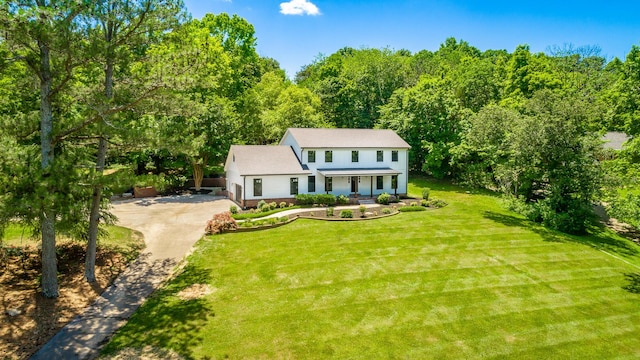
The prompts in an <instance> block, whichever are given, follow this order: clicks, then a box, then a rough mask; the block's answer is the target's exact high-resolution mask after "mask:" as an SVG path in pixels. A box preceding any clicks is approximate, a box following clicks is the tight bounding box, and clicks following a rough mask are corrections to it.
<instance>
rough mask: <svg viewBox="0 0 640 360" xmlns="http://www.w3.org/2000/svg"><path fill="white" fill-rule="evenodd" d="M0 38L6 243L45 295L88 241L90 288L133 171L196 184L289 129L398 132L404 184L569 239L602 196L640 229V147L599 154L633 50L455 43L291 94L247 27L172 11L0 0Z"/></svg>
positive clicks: (322, 75) (621, 102) (325, 64)
mask: <svg viewBox="0 0 640 360" xmlns="http://www.w3.org/2000/svg"><path fill="white" fill-rule="evenodd" d="M0 26H2V28H3V29H4V32H3V33H2V34H0V126H1V127H2V132H0V232H1V230H2V228H3V227H4V226H5V225H6V224H7V223H8V222H9V221H21V222H22V223H23V224H26V225H28V226H31V227H32V229H33V230H34V234H35V235H37V236H39V237H40V238H41V239H42V249H43V251H42V256H43V271H42V273H43V274H42V275H43V276H42V290H43V293H44V294H45V295H46V296H49V297H55V296H57V294H58V289H57V280H56V259H55V243H56V234H65V235H67V236H71V237H74V238H80V239H84V240H86V241H87V244H88V246H87V258H86V264H85V277H86V279H87V280H88V281H94V280H95V275H94V274H93V264H94V262H95V250H96V244H97V239H98V237H99V235H100V234H101V225H103V224H105V223H107V222H109V221H110V220H112V217H111V215H110V214H109V212H108V198H109V196H111V195H112V194H113V193H114V192H115V191H120V190H122V188H123V186H125V188H126V187H127V186H130V185H132V181H134V180H132V179H131V176H132V175H133V174H146V173H147V172H149V171H150V170H153V171H154V172H156V173H161V175H162V176H165V177H175V178H176V179H178V182H181V181H183V180H184V179H185V178H186V177H187V176H188V177H192V178H193V179H194V182H195V185H196V188H199V186H200V182H201V181H202V178H203V176H204V175H205V174H206V173H208V172H210V171H211V170H210V169H211V168H212V167H215V166H218V165H219V164H221V162H222V161H223V160H224V158H225V157H226V153H227V150H228V148H229V145H230V144H232V143H245V144H273V143H277V141H278V140H279V139H280V138H281V136H282V134H283V133H284V131H285V130H286V129H287V128H288V127H355V128H390V129H393V130H395V131H396V132H398V133H399V134H400V135H401V136H402V137H403V138H405V139H406V140H407V141H408V142H409V144H410V145H411V146H412V150H411V153H410V167H411V169H412V170H413V171H420V172H424V173H427V174H429V175H432V176H434V177H437V178H443V177H448V178H452V179H455V180H456V181H460V182H465V183H468V184H471V185H474V186H479V187H486V188H490V189H493V190H499V191H502V192H504V193H505V194H508V195H509V196H510V197H511V198H512V199H515V200H513V207H514V208H517V209H519V210H520V211H522V212H524V213H526V214H527V216H529V217H530V218H531V219H533V220H536V221H540V222H543V223H545V224H546V225H548V226H551V227H554V228H557V229H561V230H563V231H569V232H581V231H584V229H585V226H586V224H587V221H588V217H589V214H590V204H591V202H592V201H594V200H596V199H605V200H607V201H608V202H609V203H610V204H611V206H612V211H613V212H614V213H616V214H619V215H620V216H621V217H622V218H624V219H629V220H630V221H631V220H633V219H636V221H637V219H638V218H639V217H640V215H639V213H640V211H638V210H637V204H638V203H640V193H639V192H636V191H635V189H636V185H637V176H638V174H640V168H638V160H640V155H638V154H639V151H638V149H639V145H637V144H636V143H635V141H636V140H635V139H634V140H632V141H631V142H630V144H629V146H628V147H627V148H626V149H625V150H624V151H622V152H621V153H620V154H619V155H617V156H614V157H611V156H608V155H607V154H605V153H604V152H603V151H602V149H601V147H600V146H599V142H598V137H599V134H601V133H602V132H603V131H606V130H619V131H625V132H626V133H627V134H629V135H632V136H635V135H637V133H638V132H639V131H640V125H639V123H638V118H639V116H640V110H639V102H640V94H639V92H640V91H639V90H638V89H640V48H638V47H637V46H633V47H632V48H631V51H630V52H629V55H628V56H627V58H626V59H625V60H624V61H623V60H620V59H613V60H611V61H607V59H605V58H604V57H603V56H601V55H600V52H599V49H598V48H596V47H580V48H573V47H571V46H564V47H555V48H550V49H549V51H548V52H547V53H531V51H530V49H529V47H528V46H526V45H522V46H518V47H517V48H516V49H515V50H514V51H513V52H512V53H510V52H508V51H506V50H487V51H480V50H478V49H477V48H475V47H473V46H471V45H470V44H468V43H467V42H465V41H458V40H456V39H454V38H449V39H446V40H445V42H444V43H443V44H442V45H441V46H440V48H439V49H438V50H437V51H433V52H432V51H427V50H423V51H419V52H417V53H414V54H412V53H411V52H409V51H407V50H399V51H394V50H391V49H388V48H385V49H368V48H363V49H353V48H343V49H341V50H339V51H337V52H336V53H334V54H331V55H329V56H319V57H318V58H317V59H315V61H313V62H312V63H311V64H309V65H307V66H305V67H303V68H302V69H301V70H300V71H299V72H298V73H297V74H296V76H295V79H294V80H293V81H292V80H290V79H288V78H287V77H286V75H285V73H284V71H283V70H282V69H281V68H280V66H279V64H278V63H277V62H276V61H275V60H273V59H269V58H263V57H260V56H259V55H258V54H257V52H256V41H257V40H256V38H255V32H254V29H253V26H252V25H251V24H249V23H248V22H247V21H246V20H244V19H242V18H239V17H237V16H229V15H227V14H218V15H213V14H208V15H206V16H204V17H203V18H202V19H190V18H189V16H188V14H187V13H186V11H185V9H184V4H183V3H182V1H181V0H135V1H119V0H110V1H47V0H35V1H0ZM605 158H606V159H612V160H607V161H605V162H602V161H599V160H602V159H605ZM107 168H110V171H108V172H106V171H105V169H107ZM123 184H124V185H123ZM625 186H626V188H625V189H623V190H621V189H622V188H623V187H625ZM629 203H633V204H636V205H635V206H629V205H628V204H629ZM638 223H640V221H638V222H636V224H638Z"/></svg>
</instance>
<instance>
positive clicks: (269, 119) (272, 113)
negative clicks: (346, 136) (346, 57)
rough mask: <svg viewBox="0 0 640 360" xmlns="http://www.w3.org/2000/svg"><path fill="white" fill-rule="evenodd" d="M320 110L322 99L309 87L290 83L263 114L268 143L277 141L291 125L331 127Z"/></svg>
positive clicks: (299, 126)
mask: <svg viewBox="0 0 640 360" xmlns="http://www.w3.org/2000/svg"><path fill="white" fill-rule="evenodd" d="M319 110H320V99H319V98H318V97H317V96H316V95H315V94H313V93H312V92H311V91H310V90H309V89H307V88H303V87H299V86H297V85H292V84H290V85H289V86H287V87H285V88H284V89H283V90H282V91H281V92H280V94H279V95H278V97H277V99H276V101H275V103H274V104H273V107H272V108H270V109H269V108H267V109H266V110H265V111H264V112H263V115H262V119H263V124H264V129H265V130H266V141H267V143H276V142H277V141H278V140H279V139H281V138H282V136H283V135H284V133H285V131H286V130H287V129H288V128H291V127H298V128H322V127H330V124H328V123H326V122H325V121H324V118H323V117H322V113H321V112H320V111H319Z"/></svg>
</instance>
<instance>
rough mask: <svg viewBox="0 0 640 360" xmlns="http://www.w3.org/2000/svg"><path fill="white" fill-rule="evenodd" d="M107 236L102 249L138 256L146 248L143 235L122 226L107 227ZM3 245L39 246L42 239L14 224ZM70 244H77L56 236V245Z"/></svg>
mask: <svg viewBox="0 0 640 360" xmlns="http://www.w3.org/2000/svg"><path fill="white" fill-rule="evenodd" d="M105 229H106V231H107V234H106V236H102V237H101V238H100V239H99V241H98V244H99V246H101V247H107V248H110V249H116V250H120V252H125V253H129V252H131V253H135V254H136V255H137V254H138V252H139V250H140V249H141V248H143V247H144V243H143V242H142V240H141V239H142V234H140V233H139V232H136V231H133V230H131V229H127V228H124V227H121V226H115V225H109V226H106V227H105ZM1 240H2V245H4V246H19V247H21V246H31V247H33V246H39V244H40V239H39V238H34V237H32V236H31V231H30V229H28V228H27V227H25V226H23V225H20V224H17V223H14V224H9V225H8V226H7V228H6V229H5V231H4V234H3V236H2V239H1ZM68 242H76V240H72V239H69V238H68V237H65V236H64V235H57V236H56V243H57V244H63V243H68Z"/></svg>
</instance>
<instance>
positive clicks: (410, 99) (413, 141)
mask: <svg viewBox="0 0 640 360" xmlns="http://www.w3.org/2000/svg"><path fill="white" fill-rule="evenodd" d="M449 88H450V86H447V85H446V83H445V82H444V80H439V79H435V78H427V77H424V78H422V79H421V80H420V82H418V84H416V86H414V87H412V88H410V89H407V90H404V89H399V90H397V91H396V92H395V93H394V94H393V96H392V97H391V99H390V100H389V103H388V104H387V105H385V106H382V107H381V108H380V113H381V117H380V121H379V122H378V125H377V127H379V128H387V129H392V130H394V131H396V132H397V133H398V135H400V136H401V137H402V138H403V139H405V140H406V141H407V142H408V143H409V145H411V148H412V151H411V152H410V154H409V167H410V168H411V169H414V170H422V171H425V172H427V173H429V174H431V175H433V176H435V177H439V178H442V177H444V176H446V175H447V174H449V173H450V171H451V167H450V158H451V154H450V153H449V151H450V149H451V148H452V147H453V146H454V145H456V144H457V143H458V142H459V132H460V121H461V119H462V118H463V110H462V108H461V107H460V104H459V102H458V100H457V99H456V98H455V97H454V96H453V94H452V93H451V92H450V91H447V89H449Z"/></svg>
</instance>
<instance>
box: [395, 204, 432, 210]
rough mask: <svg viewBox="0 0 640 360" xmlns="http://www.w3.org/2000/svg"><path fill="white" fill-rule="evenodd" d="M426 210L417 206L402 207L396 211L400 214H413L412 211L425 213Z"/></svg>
mask: <svg viewBox="0 0 640 360" xmlns="http://www.w3.org/2000/svg"><path fill="white" fill-rule="evenodd" d="M426 210H427V209H425V208H424V207H422V206H418V205H410V206H403V207H401V208H399V209H398V211H400V212H413V211H426Z"/></svg>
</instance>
